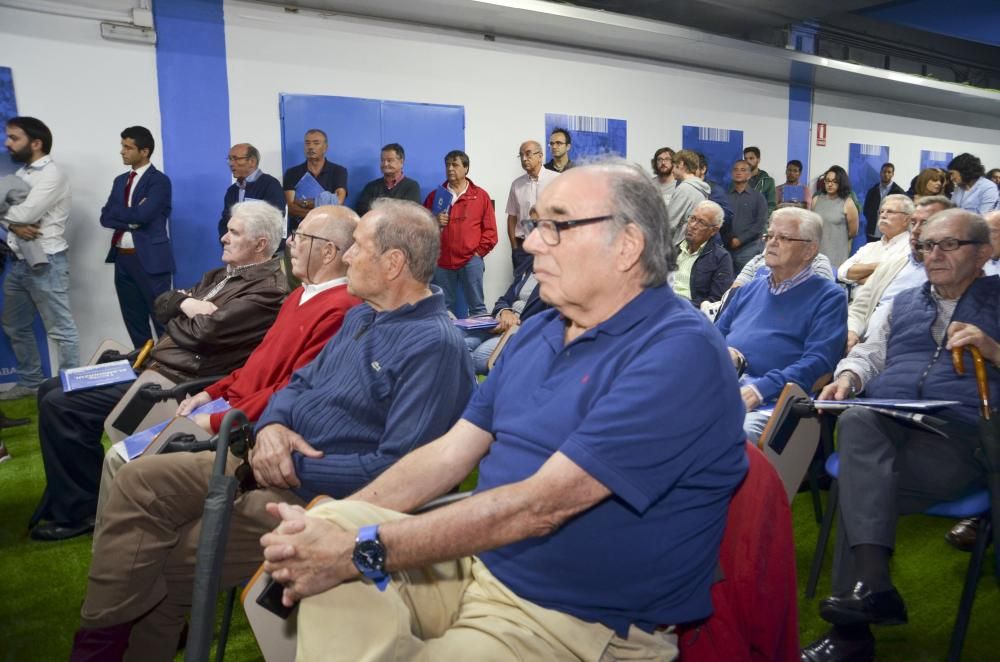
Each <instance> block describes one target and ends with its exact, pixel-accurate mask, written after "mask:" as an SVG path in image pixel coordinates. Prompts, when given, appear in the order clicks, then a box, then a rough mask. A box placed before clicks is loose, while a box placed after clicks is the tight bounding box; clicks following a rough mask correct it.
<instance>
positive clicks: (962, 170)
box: [948, 153, 1000, 215]
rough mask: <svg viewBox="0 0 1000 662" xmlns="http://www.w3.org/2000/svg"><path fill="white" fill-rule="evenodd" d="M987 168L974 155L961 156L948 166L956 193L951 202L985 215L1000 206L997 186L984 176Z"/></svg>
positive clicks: (953, 194) (952, 195)
mask: <svg viewBox="0 0 1000 662" xmlns="http://www.w3.org/2000/svg"><path fill="white" fill-rule="evenodd" d="M985 174H986V168H984V167H983V162H982V161H980V160H979V157H976V156H973V155H972V154H968V153H965V154H959V155H958V156H956V157H955V158H953V159H952V160H951V163H949V164H948V176H949V177H951V181H952V182H954V183H955V191H954V193H952V194H951V201H952V202H954V203H955V206H957V207H959V208H961V209H965V210H966V211H971V212H973V213H976V214H980V215H985V214H988V213H990V212H991V211H993V210H994V209H996V208H997V206H998V204H1000V195H998V193H997V186H996V184H994V183H993V182H991V181H990V180H988V179H986V177H984V176H983V175H985Z"/></svg>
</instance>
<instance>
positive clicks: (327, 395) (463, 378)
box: [72, 200, 475, 662]
mask: <svg viewBox="0 0 1000 662" xmlns="http://www.w3.org/2000/svg"><path fill="white" fill-rule="evenodd" d="M306 223H307V224H308V223H309V220H308V219H307V221H306ZM438 234H439V232H438V229H437V223H436V222H435V221H434V219H433V218H432V217H431V215H430V214H429V213H428V212H427V211H426V210H425V209H424V208H423V207H421V206H420V205H418V204H415V203H412V202H406V201H400V200H382V201H379V202H377V203H375V207H374V208H373V209H372V211H371V212H369V213H368V214H367V215H365V217H364V218H363V219H361V221H360V222H359V223H358V225H357V228H356V229H355V232H354V239H355V243H354V245H353V246H351V248H350V249H349V250H348V251H347V253H346V254H345V256H344V261H345V262H346V263H347V265H348V269H347V287H348V290H349V291H350V292H351V293H352V294H354V295H355V296H358V297H360V298H362V299H364V301H365V303H364V304H362V305H358V306H355V307H354V308H352V309H351V310H350V311H349V312H348V313H347V315H346V316H345V317H344V324H343V327H342V329H341V330H342V333H337V334H336V335H335V336H334V337H333V338H332V339H331V340H330V341H329V342H328V343H327V344H326V346H325V347H324V348H323V349H322V351H320V353H319V355H318V356H317V357H316V359H315V360H313V361H312V362H310V363H309V364H308V365H306V366H305V367H303V368H301V369H300V370H297V371H296V372H295V374H294V375H292V378H291V381H290V382H289V383H288V385H287V386H286V387H285V388H283V389H281V390H279V391H277V392H276V393H275V394H274V395H273V396H272V397H271V399H270V401H269V403H268V405H267V408H266V409H265V410H264V412H263V414H261V416H260V418H259V420H258V422H257V438H256V445H255V446H254V448H253V450H252V451H251V453H250V456H249V459H248V465H249V467H250V469H252V471H251V472H249V473H248V474H246V475H247V476H248V477H249V478H251V479H250V480H246V481H241V490H240V493H239V494H238V496H237V498H236V502H235V504H234V506H233V519H232V523H231V527H230V530H229V540H228V544H227V546H226V554H225V560H224V562H223V570H222V576H223V579H222V581H223V582H224V583H225V584H226V585H227V586H229V585H234V584H236V583H237V582H240V581H243V580H245V579H248V578H249V577H250V576H251V575H252V574H253V572H254V570H256V568H257V566H258V565H259V564H260V562H261V560H262V556H263V555H262V552H261V549H260V545H259V540H260V536H261V534H263V533H265V532H267V531H268V530H270V529H271V528H273V527H274V524H275V520H274V519H273V518H272V517H271V516H270V515H269V514H268V513H267V512H266V511H265V508H264V507H265V504H267V503H268V502H269V501H287V502H291V503H296V504H300V505H302V504H305V503H306V502H307V501H308V500H309V499H311V498H313V497H314V496H316V495H317V494H329V495H331V496H334V497H336V498H341V497H344V496H347V495H348V494H350V493H352V492H354V491H356V490H357V489H359V488H360V487H361V486H362V485H365V484H367V483H368V482H369V481H371V480H372V479H374V478H375V477H376V476H378V475H379V474H381V473H382V472H383V471H384V470H385V469H387V468H388V467H389V466H390V465H391V464H393V463H394V462H395V461H397V460H398V459H399V458H400V457H402V456H403V455H405V454H406V453H408V452H409V451H411V450H412V449H414V448H415V447H417V446H419V445H421V444H423V443H426V442H427V441H430V440H431V439H433V438H434V437H436V436H438V435H440V434H443V433H444V432H445V431H446V430H447V429H448V428H449V427H450V426H451V425H452V424H453V423H454V422H455V421H456V420H457V419H458V416H459V414H460V413H461V411H462V408H463V407H464V406H465V403H466V401H467V400H468V398H469V396H470V394H471V393H472V389H473V386H474V383H475V380H474V379H473V375H472V366H471V362H470V360H469V357H468V352H466V351H465V348H464V347H463V344H462V338H461V335H460V334H459V332H458V331H457V330H456V329H455V328H454V326H452V324H451V323H450V322H449V320H448V317H447V313H446V311H445V307H444V298H443V297H442V296H441V295H440V293H439V292H438V290H437V288H432V287H431V286H430V280H431V276H432V275H433V273H434V264H435V262H436V261H437V253H438ZM301 238H302V237H301V236H296V239H295V242H294V243H296V244H297V243H298V242H299V240H300V239H301ZM214 455H215V454H214V453H212V452H206V453H178V454H174V455H156V456H153V457H149V458H142V459H140V460H139V461H138V462H132V463H129V464H128V465H126V466H125V467H123V468H122V470H121V471H119V472H118V475H117V476H116V477H115V480H114V483H113V484H112V486H111V490H110V494H109V495H108V501H107V503H106V505H105V507H104V508H103V509H102V511H101V522H100V525H99V526H98V528H97V531H96V533H95V536H94V558H93V561H92V562H91V566H90V574H89V583H88V586H87V597H86V599H85V601H84V604H83V607H82V609H81V610H80V616H81V625H82V628H81V629H80V630H78V631H77V633H76V637H75V640H74V646H73V654H72V659H74V660H77V661H78V662H82V661H83V660H95V661H97V660H100V661H101V662H110V661H113V660H120V659H122V658H123V657H125V656H126V654H127V657H128V659H135V660H144V661H145V662H154V661H157V660H172V659H173V657H174V652H175V650H176V647H177V640H178V637H179V635H180V631H181V628H182V627H183V625H184V618H185V614H186V613H187V611H188V609H189V608H190V605H191V592H192V577H193V573H194V553H195V549H196V547H197V544H198V537H199V533H200V524H201V516H202V512H203V508H204V501H205V496H206V493H207V491H208V481H209V476H210V474H211V470H212V464H213V463H214V461H215V457H214ZM229 461H230V467H229V471H230V472H232V471H233V470H235V469H236V466H237V464H238V460H236V458H235V457H234V456H232V455H230V457H229ZM243 471H244V472H246V469H244V470H243ZM240 475H244V474H242V473H241V474H240ZM126 649H127V651H126Z"/></svg>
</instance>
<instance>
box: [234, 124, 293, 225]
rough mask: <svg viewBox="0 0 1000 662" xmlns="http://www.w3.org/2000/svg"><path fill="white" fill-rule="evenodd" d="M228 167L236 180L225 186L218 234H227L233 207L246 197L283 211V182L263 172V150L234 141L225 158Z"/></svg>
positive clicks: (245, 199)
mask: <svg viewBox="0 0 1000 662" xmlns="http://www.w3.org/2000/svg"><path fill="white" fill-rule="evenodd" d="M226 162H227V163H228V164H229V170H230V172H232V173H233V178H234V179H235V180H236V181H235V182H233V184H232V185H231V186H230V187H229V188H228V189H226V195H225V197H224V198H223V201H222V218H220V219H219V238H222V237H223V235H225V234H226V223H228V222H229V216H230V213H231V212H230V208H231V207H232V206H233V205H235V204H236V203H237V202H245V201H247V200H263V201H264V202H266V203H267V204H269V205H271V206H272V207H274V208H275V209H277V210H278V211H280V212H281V213H282V215H284V213H285V192H284V191H282V190H281V182H279V181H278V180H277V179H275V178H274V177H272V176H271V175H268V174H267V173H264V172H261V170H260V152H259V151H257V148H256V147H254V146H253V145H251V144H250V143H239V144H238V145H233V146H232V148H230V150H229V157H228V158H227V159H226Z"/></svg>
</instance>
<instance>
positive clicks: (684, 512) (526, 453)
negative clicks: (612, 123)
mask: <svg viewBox="0 0 1000 662" xmlns="http://www.w3.org/2000/svg"><path fill="white" fill-rule="evenodd" d="M537 211H538V214H539V216H540V218H539V219H538V220H536V221H534V223H533V224H532V227H533V229H532V230H531V232H530V233H529V234H528V236H527V238H526V239H525V243H524V247H525V249H526V250H527V251H529V252H530V253H531V254H532V255H533V256H534V273H535V277H536V278H537V279H538V282H539V284H540V288H541V290H540V292H541V297H542V299H543V300H544V301H546V302H547V303H549V304H550V305H551V306H552V307H553V310H548V311H545V312H541V313H538V314H537V315H534V316H532V317H531V319H529V320H527V321H526V322H525V323H524V325H523V329H522V330H521V332H520V333H518V334H517V335H516V336H514V338H513V339H512V340H511V342H510V344H509V345H508V346H507V349H506V351H505V352H504V354H503V355H502V356H501V357H500V360H499V361H498V362H497V364H496V365H495V366H494V368H493V370H492V371H491V372H490V376H489V378H488V379H487V380H486V381H485V382H484V383H483V384H482V385H481V386H480V388H479V390H478V391H477V392H476V394H475V395H474V396H473V398H472V400H471V401H470V402H469V405H468V406H467V407H466V409H465V412H464V413H463V415H462V419H461V420H460V421H458V423H457V424H456V425H455V426H453V427H452V428H451V429H450V430H449V431H448V432H447V433H446V434H444V435H443V436H441V437H440V438H438V439H437V440H435V441H433V442H432V443H430V444H428V445H427V446H425V447H423V448H421V449H418V450H416V451H414V452H413V453H411V454H410V455H409V456H407V457H405V458H403V459H402V460H401V461H400V462H399V463H397V464H396V465H395V466H394V467H392V468H391V469H389V470H388V471H387V472H386V473H384V474H383V475H382V476H381V477H379V478H377V479H376V480H375V481H373V482H372V483H371V484H370V485H369V486H368V487H366V488H364V489H362V490H360V491H358V492H357V493H356V494H354V495H352V496H351V497H350V498H348V499H343V500H339V501H333V502H329V503H325V504H323V505H320V506H318V507H315V508H313V509H312V510H310V511H309V513H308V514H306V513H305V512H304V511H302V510H301V509H300V508H295V507H292V506H289V505H287V504H281V505H280V506H279V505H277V504H272V505H270V506H269V508H270V509H271V512H273V513H274V514H276V515H280V517H281V519H282V522H281V524H280V525H279V526H278V528H277V529H276V531H274V532H273V533H270V534H268V535H266V536H264V538H263V539H262V543H263V544H264V545H265V550H264V554H265V557H266V558H267V559H268V562H267V564H266V568H267V570H268V571H269V572H271V574H272V576H273V577H274V579H276V580H277V581H279V582H281V583H283V584H284V586H285V594H284V600H285V601H286V603H287V604H291V603H292V602H293V601H295V600H300V599H302V598H307V599H305V600H304V601H303V602H302V604H301V606H300V608H299V616H298V631H299V639H298V645H299V650H298V655H297V659H299V660H350V661H351V662H355V661H357V660H457V659H469V660H508V659H520V660H569V659H572V660H592V661H594V662H597V661H598V660H617V659H625V658H628V659H648V660H652V659H655V660H670V659H674V658H675V657H676V656H677V646H676V635H675V634H674V632H673V629H672V628H671V627H669V626H670V625H671V624H676V623H685V622H690V621H694V620H698V619H701V618H704V617H705V616H707V615H708V614H709V613H710V612H711V610H712V604H711V598H710V594H709V587H710V584H711V582H712V577H713V576H714V574H715V568H716V562H717V559H718V551H719V541H720V540H721V538H722V531H723V526H724V524H725V519H726V512H727V505H728V503H729V500H730V496H731V494H732V492H733V490H734V489H735V488H736V486H737V485H738V484H739V482H740V480H741V479H742V477H743V475H744V474H745V471H746V454H745V450H744V447H745V443H744V440H743V432H742V429H741V423H742V420H743V406H742V403H741V402H740V397H739V389H738V388H737V385H736V375H735V373H734V372H733V370H732V369H731V368H730V366H729V356H728V353H727V352H726V347H725V344H724V343H723V341H722V338H721V337H720V336H719V334H718V333H717V332H716V331H715V330H714V329H713V328H712V326H711V324H710V323H709V322H708V320H707V319H705V317H704V315H702V314H701V313H700V312H698V311H697V310H695V309H694V307H692V306H691V305H690V304H689V303H688V302H687V301H684V300H683V299H681V298H679V297H677V296H676V295H675V294H674V293H673V292H672V291H671V290H670V287H669V286H668V285H667V284H666V281H667V274H668V272H669V270H670V268H671V266H672V262H673V247H672V246H671V245H670V242H669V240H668V239H667V236H666V234H667V227H666V226H665V224H664V223H663V217H664V211H665V208H664V205H663V199H662V197H661V196H660V192H659V191H658V189H657V187H656V185H655V184H653V183H652V182H651V181H650V180H649V177H648V176H647V175H646V174H645V173H643V172H642V171H641V170H640V169H639V168H637V167H635V166H631V165H627V164H624V163H620V162H608V163H599V164H594V165H587V166H577V167H575V168H573V169H572V170H569V171H568V172H565V173H563V174H561V175H559V177H558V178H557V179H556V180H555V181H553V182H552V183H551V184H549V186H548V187H546V188H545V190H544V191H542V193H541V194H540V195H539V199H538V203H537ZM664 366H669V369H668V370H665V369H664ZM706 393H711V394H712V397H711V398H710V399H709V401H706V400H705V394H706ZM477 465H478V467H479V484H478V487H477V489H476V493H475V494H473V495H472V496H471V497H469V498H468V499H465V500H463V501H461V502H459V503H454V504H451V505H450V506H446V507H444V508H440V509H438V510H434V511H432V512H430V513H425V514H422V515H417V516H413V517H408V516H406V515H403V514H402V513H405V512H412V511H413V510H414V509H416V508H418V507H420V506H421V505H422V504H424V503H426V502H428V501H430V500H431V499H433V498H435V497H437V496H440V495H442V494H444V493H446V492H447V491H448V490H450V489H451V488H452V487H453V486H454V485H455V484H457V483H458V482H459V481H460V480H461V479H462V478H463V477H465V476H466V475H468V473H469V472H470V471H471V470H472V469H473V468H474V467H476V466H477ZM307 596H311V597H307Z"/></svg>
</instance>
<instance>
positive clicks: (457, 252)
mask: <svg viewBox="0 0 1000 662" xmlns="http://www.w3.org/2000/svg"><path fill="white" fill-rule="evenodd" d="M444 170H445V175H446V177H447V181H445V183H444V184H442V185H441V186H440V187H439V188H438V189H437V190H436V191H431V194H430V195H428V196H427V199H426V200H424V206H425V207H427V208H428V209H430V210H431V212H432V213H434V214H435V216H436V217H437V221H438V224H440V226H441V257H439V258H438V264H437V269H435V270H434V284H435V285H437V286H438V287H440V288H441V289H442V290H444V299H445V304H446V305H447V306H448V310H450V311H451V312H452V313H454V312H455V293H456V291H457V290H458V288H459V287H461V288H462V293H463V294H464V295H465V303H466V305H467V306H468V309H469V315H470V316H472V315H485V314H486V304H485V303H484V302H483V271H484V266H483V258H484V257H486V254H487V253H489V252H490V251H491V250H493V247H494V246H496V244H497V221H496V217H495V216H494V213H493V201H492V200H490V194H489V193H487V192H486V191H485V190H483V189H481V188H479V187H478V186H476V185H475V184H473V183H472V180H471V179H469V178H468V174H469V155H468V154H466V153H465V152H463V151H461V150H458V149H455V150H452V151H450V152H448V154H447V155H445V157H444ZM446 193H447V196H446ZM449 196H450V202H448V200H446V199H442V198H446V197H449Z"/></svg>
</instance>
